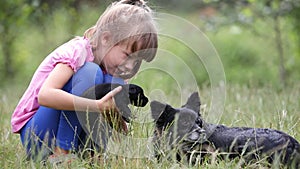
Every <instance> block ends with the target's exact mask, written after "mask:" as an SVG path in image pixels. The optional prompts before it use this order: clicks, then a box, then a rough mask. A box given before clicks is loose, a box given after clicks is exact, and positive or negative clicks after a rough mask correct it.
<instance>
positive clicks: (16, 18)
mask: <svg viewBox="0 0 300 169" xmlns="http://www.w3.org/2000/svg"><path fill="white" fill-rule="evenodd" d="M0 11H1V12H0V36H1V39H2V40H1V51H2V54H0V60H2V61H3V62H2V63H1V66H0V67H1V73H2V75H1V74H0V77H1V76H3V77H4V78H8V77H13V76H14V75H15V71H14V66H15V65H14V59H13V51H14V48H13V43H14V41H15V40H16V38H17V36H18V33H19V31H20V30H21V29H22V26H23V25H24V23H26V21H27V18H28V17H29V15H30V14H31V13H32V11H33V8H32V7H31V6H30V5H28V4H27V3H24V0H15V1H9V0H4V1H1V2H0ZM1 56H2V58H1ZM2 80H3V79H2Z"/></svg>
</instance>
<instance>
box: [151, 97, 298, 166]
mask: <svg viewBox="0 0 300 169" xmlns="http://www.w3.org/2000/svg"><path fill="white" fill-rule="evenodd" d="M199 107H200V98H199V96H198V93H193V94H192V95H191V96H190V98H189V99H188V102H187V104H186V105H184V106H183V107H182V108H179V109H175V108H172V107H171V106H169V105H166V104H162V103H159V102H152V103H151V111H152V116H153V118H154V119H155V120H156V133H155V137H156V140H157V139H158V138H159V137H161V136H163V135H162V133H164V132H165V133H167V134H166V135H165V136H168V135H170V134H169V133H174V127H172V126H173V125H172V124H173V123H174V124H176V119H178V120H177V126H178V127H177V130H178V131H176V132H177V135H176V136H175V137H174V136H173V138H178V139H181V142H180V144H179V150H180V152H181V153H184V154H185V155H187V157H188V158H190V157H191V154H193V153H194V152H198V155H200V157H203V156H204V155H206V154H207V152H211V151H218V152H221V153H223V154H226V156H227V157H228V158H230V159H233V158H236V157H243V158H244V159H245V161H246V162H250V161H252V160H259V159H261V158H263V157H266V158H267V160H268V162H269V163H272V162H273V160H274V159H275V158H276V157H280V158H279V159H280V162H281V163H282V164H286V165H287V166H289V167H292V168H299V167H300V145H299V143H298V142H297V140H295V139H294V138H293V137H291V136H289V135H288V134H285V133H283V132H281V131H278V130H274V129H264V128H249V127H226V126H224V125H216V124H209V123H206V122H205V121H204V120H203V119H202V118H201V115H200V111H199ZM176 116H178V118H176ZM186 116H187V117H189V118H187V117H186ZM181 118H184V119H186V120H190V121H189V123H187V122H186V120H183V121H182V122H181ZM174 121H175V122H174ZM168 125H171V127H169V128H168V127H167V126H168ZM198 127H199V128H200V129H199V128H198ZM181 131H185V133H184V132H181ZM196 154H197V153H196ZM189 160H190V159H189Z"/></svg>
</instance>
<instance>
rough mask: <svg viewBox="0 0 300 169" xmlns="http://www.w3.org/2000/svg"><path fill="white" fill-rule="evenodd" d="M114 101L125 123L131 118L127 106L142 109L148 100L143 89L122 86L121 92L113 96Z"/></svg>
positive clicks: (132, 85) (127, 85)
mask: <svg viewBox="0 0 300 169" xmlns="http://www.w3.org/2000/svg"><path fill="white" fill-rule="evenodd" d="M116 87H117V86H116ZM114 88H115V87H114ZM114 99H115V103H116V106H117V107H118V109H119V110H120V111H121V113H122V117H123V119H124V120H125V121H126V122H129V121H130V118H131V111H130V109H129V107H128V105H129V104H132V105H134V106H137V107H144V106H145V105H146V104H147V103H148V98H147V97H146V96H145V95H144V91H143V89H142V88H141V87H140V86H138V85H135V84H126V85H122V90H121V91H120V92H119V93H117V94H116V95H115V97H114Z"/></svg>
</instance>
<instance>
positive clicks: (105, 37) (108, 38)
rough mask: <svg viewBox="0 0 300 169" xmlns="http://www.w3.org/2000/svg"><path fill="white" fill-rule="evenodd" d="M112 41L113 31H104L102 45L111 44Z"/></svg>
mask: <svg viewBox="0 0 300 169" xmlns="http://www.w3.org/2000/svg"><path fill="white" fill-rule="evenodd" d="M110 43H111V33H110V32H108V31H105V32H102V35H101V45H102V46H109V45H110Z"/></svg>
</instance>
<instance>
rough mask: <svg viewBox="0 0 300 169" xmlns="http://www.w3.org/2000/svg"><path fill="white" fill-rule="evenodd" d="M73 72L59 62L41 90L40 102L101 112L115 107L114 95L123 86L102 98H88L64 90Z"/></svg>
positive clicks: (57, 107) (53, 105)
mask: <svg viewBox="0 0 300 169" xmlns="http://www.w3.org/2000/svg"><path fill="white" fill-rule="evenodd" d="M73 74H74V71H73V70H72V69H71V68H70V67H69V66H68V65H67V64H63V63H59V64H57V65H56V66H55V68H54V69H53V70H52V72H51V73H50V74H49V76H48V77H47V79H46V80H45V82H44V84H43V86H42V87H41V89H40V91H39V95H38V101H39V104H40V105H42V106H46V107H51V108H54V109H58V110H76V111H86V110H89V111H93V112H99V111H103V110H109V109H115V103H114V101H113V96H114V95H115V94H117V93H118V92H119V91H121V89H122V88H121V87H118V88H116V89H114V90H112V91H111V92H109V93H108V94H106V95H105V96H104V97H103V98H102V99H100V100H92V99H86V98H83V97H79V96H75V95H73V94H70V93H68V92H65V91H63V90H62V88H63V86H64V85H65V84H66V83H67V82H68V80H69V79H70V78H71V76H72V75H73Z"/></svg>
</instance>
